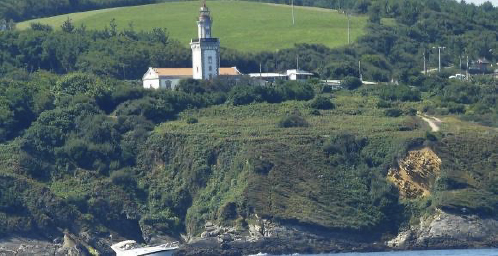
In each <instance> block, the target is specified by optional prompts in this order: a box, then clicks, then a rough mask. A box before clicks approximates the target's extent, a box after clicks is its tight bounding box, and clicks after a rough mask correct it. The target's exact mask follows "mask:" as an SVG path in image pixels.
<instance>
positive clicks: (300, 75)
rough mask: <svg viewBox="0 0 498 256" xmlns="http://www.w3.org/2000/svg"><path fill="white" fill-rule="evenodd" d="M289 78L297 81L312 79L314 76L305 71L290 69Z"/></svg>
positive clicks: (288, 71)
mask: <svg viewBox="0 0 498 256" xmlns="http://www.w3.org/2000/svg"><path fill="white" fill-rule="evenodd" d="M287 76H288V77H289V80H293V81H296V80H307V79H310V78H312V77H313V76H314V74H313V73H310V72H308V71H304V70H298V69H290V70H287Z"/></svg>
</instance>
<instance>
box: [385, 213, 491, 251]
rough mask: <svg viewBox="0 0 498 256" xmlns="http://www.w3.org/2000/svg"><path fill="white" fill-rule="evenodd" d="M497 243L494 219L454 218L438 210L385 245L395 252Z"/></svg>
mask: <svg viewBox="0 0 498 256" xmlns="http://www.w3.org/2000/svg"><path fill="white" fill-rule="evenodd" d="M497 242H498V219H496V218H482V217H479V216H477V215H468V216H462V215H456V214H451V213H446V212H443V211H441V210H438V211H437V212H436V213H435V214H433V215H430V216H427V217H421V218H420V224H419V225H414V226H412V227H410V229H409V230H406V231H403V232H400V233H399V234H398V236H397V237H396V238H394V239H392V240H390V241H388V242H387V245H388V246H389V247H392V248H398V249H412V248H421V249H423V248H453V247H455V248H465V247H476V246H481V247H492V246H495V245H496V243H497Z"/></svg>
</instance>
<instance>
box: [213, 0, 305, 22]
mask: <svg viewBox="0 0 498 256" xmlns="http://www.w3.org/2000/svg"><path fill="white" fill-rule="evenodd" d="M204 1H205V0H204ZM291 5H292V25H294V24H296V19H295V18H294V0H292V2H291Z"/></svg>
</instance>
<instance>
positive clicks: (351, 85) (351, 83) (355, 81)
mask: <svg viewBox="0 0 498 256" xmlns="http://www.w3.org/2000/svg"><path fill="white" fill-rule="evenodd" d="M341 85H342V86H343V87H344V88H346V89H348V90H354V89H357V88H359V87H360V86H361V85H362V82H361V80H360V79H359V78H357V77H354V76H348V77H346V78H344V80H342V82H341Z"/></svg>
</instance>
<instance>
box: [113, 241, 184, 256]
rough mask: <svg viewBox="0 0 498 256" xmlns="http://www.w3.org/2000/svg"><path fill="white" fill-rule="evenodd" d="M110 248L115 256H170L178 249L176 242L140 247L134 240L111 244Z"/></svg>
mask: <svg viewBox="0 0 498 256" xmlns="http://www.w3.org/2000/svg"><path fill="white" fill-rule="evenodd" d="M111 248H112V249H113V250H114V251H115V252H116V256H145V255H147V256H170V255H173V253H174V252H175V251H176V250H177V249H178V242H174V243H168V244H161V245H158V246H149V247H141V246H140V245H138V244H137V242H136V241H135V240H126V241H122V242H119V243H117V244H113V245H112V246H111Z"/></svg>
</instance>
